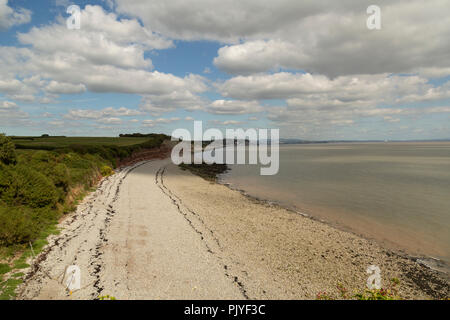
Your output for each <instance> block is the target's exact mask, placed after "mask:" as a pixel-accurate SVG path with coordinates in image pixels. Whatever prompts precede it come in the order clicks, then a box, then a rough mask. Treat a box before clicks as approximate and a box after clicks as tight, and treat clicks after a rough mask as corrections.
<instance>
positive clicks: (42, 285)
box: [18, 159, 449, 299]
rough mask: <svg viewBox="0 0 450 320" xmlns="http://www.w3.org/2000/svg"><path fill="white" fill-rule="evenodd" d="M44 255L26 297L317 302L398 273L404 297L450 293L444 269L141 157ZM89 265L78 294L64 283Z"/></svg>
mask: <svg viewBox="0 0 450 320" xmlns="http://www.w3.org/2000/svg"><path fill="white" fill-rule="evenodd" d="M59 227H60V228H61V233H60V234H58V235H53V236H50V238H49V244H48V245H47V247H45V248H44V250H43V251H42V252H41V253H40V254H39V255H38V256H37V257H36V258H35V259H33V261H30V262H31V263H32V265H31V267H30V269H29V270H28V273H27V274H26V275H25V281H24V284H23V285H22V286H21V287H20V288H19V290H18V299H96V298H100V297H101V296H104V295H110V296H114V297H115V298H117V299H316V297H317V294H318V293H319V292H327V294H329V295H331V296H333V297H339V290H338V289H337V286H338V285H342V286H343V287H345V288H346V289H347V290H348V291H349V292H353V291H355V292H356V291H361V290H363V289H364V288H365V286H366V281H367V278H368V274H367V273H366V269H367V267H369V266H370V265H376V266H378V267H379V268H380V270H381V279H382V285H383V286H387V285H388V283H389V280H390V279H393V278H396V279H398V280H399V285H398V290H399V291H398V295H399V296H400V297H401V298H403V299H441V298H446V297H448V295H449V283H448V281H447V280H446V278H445V276H443V275H442V274H440V273H438V272H436V271H433V270H431V269H430V268H428V267H426V266H424V265H422V264H419V263H417V262H416V261H415V260H414V259H413V258H410V257H408V256H406V255H404V254H400V253H397V252H394V251H392V250H390V249H386V248H384V247H382V246H380V245H379V244H378V243H376V242H374V241H371V240H367V239H364V238H363V237H360V236H357V235H355V234H352V233H350V232H346V231H342V230H339V229H336V228H334V227H332V226H331V225H328V224H325V223H323V222H320V221H317V220H314V219H312V218H310V217H305V216H302V215H300V214H298V213H296V212H293V211H291V210H288V209H285V208H283V207H280V206H278V205H276V204H271V203H269V202H263V201H258V200H255V199H252V198H250V197H247V196H245V195H243V194H242V193H241V192H239V191H236V190H231V189H230V188H228V187H227V186H225V185H221V184H218V183H215V182H212V181H207V180H205V179H203V178H201V177H199V176H196V175H193V174H192V173H190V172H189V171H188V170H181V169H180V168H179V167H177V166H175V165H173V164H172V163H171V161H170V159H164V160H151V161H142V162H139V163H135V164H132V165H130V166H128V167H126V168H123V169H122V170H120V171H118V172H116V174H114V175H113V176H110V177H108V178H105V179H104V180H102V182H101V184H100V185H99V186H98V188H97V190H96V191H95V192H93V193H92V194H90V195H89V196H87V197H86V198H85V199H84V200H83V202H82V203H81V204H80V205H79V206H78V209H77V211H76V212H74V213H72V214H70V215H69V216H68V217H67V218H66V219H64V220H63V221H62V222H61V223H60V225H59ZM69 265H77V266H79V267H80V268H81V275H82V278H81V287H82V288H81V290H77V291H74V292H73V293H72V294H70V293H68V292H67V291H66V290H65V288H64V286H63V285H62V284H61V282H62V279H63V277H64V270H65V268H67V266H69Z"/></svg>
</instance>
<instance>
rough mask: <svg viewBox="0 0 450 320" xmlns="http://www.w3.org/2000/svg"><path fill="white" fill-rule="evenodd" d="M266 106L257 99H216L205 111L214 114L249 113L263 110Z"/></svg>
mask: <svg viewBox="0 0 450 320" xmlns="http://www.w3.org/2000/svg"><path fill="white" fill-rule="evenodd" d="M263 110H264V108H263V107H262V106H260V105H259V103H258V102H257V101H239V100H216V101H213V102H212V103H211V104H209V105H208V106H207V107H206V109H205V111H207V112H210V113H214V114H228V115H231V114H248V113H257V112H262V111H263Z"/></svg>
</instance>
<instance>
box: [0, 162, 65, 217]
mask: <svg viewBox="0 0 450 320" xmlns="http://www.w3.org/2000/svg"><path fill="white" fill-rule="evenodd" d="M0 199H1V200H3V201H4V202H5V203H7V204H8V205H11V206H17V205H26V206H29V207H31V208H43V207H47V206H48V207H54V206H55V205H56V203H57V201H58V195H57V191H56V187H55V185H54V184H53V183H52V181H51V180H50V179H49V178H48V177H46V176H45V175H44V174H42V173H40V172H38V171H36V170H34V169H33V168H30V167H28V166H25V165H22V164H20V165H17V166H14V167H5V166H4V167H3V168H2V169H1V174H0Z"/></svg>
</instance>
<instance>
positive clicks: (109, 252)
mask: <svg viewBox="0 0 450 320" xmlns="http://www.w3.org/2000/svg"><path fill="white" fill-rule="evenodd" d="M168 161H170V160H153V161H149V162H144V163H138V164H135V165H133V166H132V167H128V168H126V169H124V170H123V171H121V172H119V173H117V174H115V175H113V176H111V177H109V178H107V179H105V180H104V181H102V183H101V185H100V187H99V188H98V189H97V191H96V192H94V193H93V194H91V195H89V196H88V197H87V198H86V199H85V200H84V201H83V203H82V204H81V205H80V206H79V207H78V210H77V212H76V213H74V214H73V215H72V216H71V217H69V218H68V219H66V220H65V221H64V222H63V223H62V225H61V227H62V228H63V230H62V232H61V234H60V235H58V236H52V237H51V238H50V243H49V245H48V246H47V247H46V249H45V250H44V252H42V253H41V255H40V256H39V257H38V260H42V261H41V262H40V263H39V264H35V265H34V266H33V267H34V270H32V271H31V273H30V274H29V279H28V280H27V281H26V282H25V285H24V286H22V287H21V288H20V289H21V292H20V295H19V297H18V298H19V299H95V298H97V297H98V296H102V295H112V296H114V297H116V298H117V299H219V298H223V299H233V298H237V299H242V298H244V296H243V295H242V293H241V291H240V289H239V286H238V285H237V284H236V283H235V282H234V280H233V279H232V278H231V277H230V276H229V275H228V276H227V274H226V270H225V269H224V266H223V265H221V263H220V261H218V260H217V258H215V257H214V255H213V254H212V252H211V251H210V248H208V247H207V245H205V242H203V241H202V239H201V235H199V234H198V233H197V232H195V230H194V229H193V228H192V226H191V225H190V224H189V222H188V220H186V218H185V217H184V216H183V215H182V214H181V213H180V211H179V208H178V207H177V205H176V204H174V201H173V200H172V199H171V198H170V196H169V195H168V194H167V191H166V190H164V187H163V186H162V185H161V183H160V181H159V180H160V179H161V177H160V172H161V170H160V169H161V168H162V167H164V165H166V164H167V163H168ZM158 179H159V180H158ZM69 265H77V266H79V267H80V268H81V275H82V278H81V286H82V289H81V290H79V291H75V292H74V293H73V294H72V295H71V296H69V295H68V293H67V291H66V290H65V288H64V286H63V285H62V284H61V280H62V278H63V274H64V270H65V268H66V267H67V266H69Z"/></svg>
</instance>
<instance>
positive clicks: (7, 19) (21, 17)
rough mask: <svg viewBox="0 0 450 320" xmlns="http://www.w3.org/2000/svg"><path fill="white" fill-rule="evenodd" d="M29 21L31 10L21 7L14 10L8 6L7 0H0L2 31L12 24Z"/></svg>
mask: <svg viewBox="0 0 450 320" xmlns="http://www.w3.org/2000/svg"><path fill="white" fill-rule="evenodd" d="M30 21H31V11H30V10H27V9H23V8H18V9H16V10H14V9H13V8H11V7H10V6H8V0H0V31H4V30H6V29H8V28H10V27H12V26H14V25H20V24H24V23H28V22H30Z"/></svg>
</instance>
